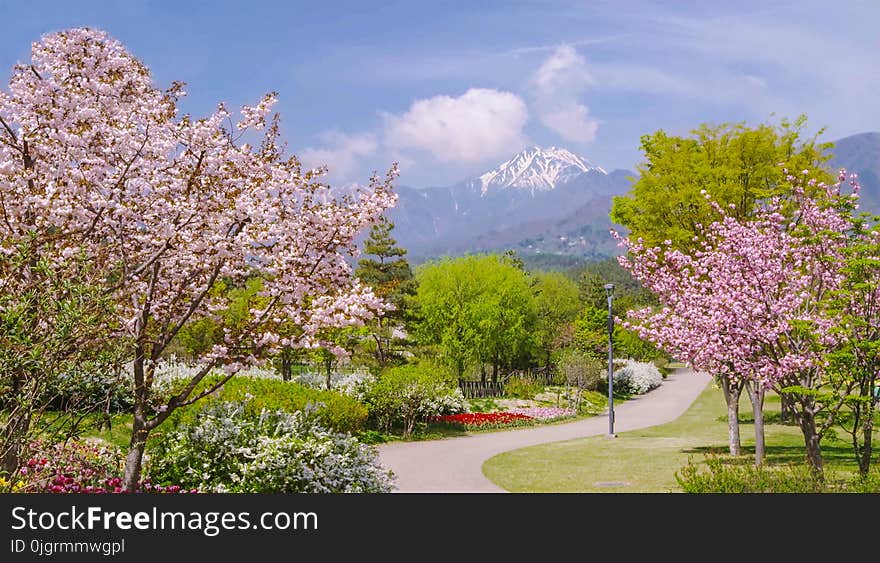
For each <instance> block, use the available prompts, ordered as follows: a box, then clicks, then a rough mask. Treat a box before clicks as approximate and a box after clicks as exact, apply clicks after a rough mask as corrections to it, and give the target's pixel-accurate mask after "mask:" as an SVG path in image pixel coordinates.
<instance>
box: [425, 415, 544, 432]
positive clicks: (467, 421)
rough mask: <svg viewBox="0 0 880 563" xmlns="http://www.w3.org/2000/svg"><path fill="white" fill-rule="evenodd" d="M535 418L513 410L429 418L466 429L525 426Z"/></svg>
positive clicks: (431, 420) (432, 420)
mask: <svg viewBox="0 0 880 563" xmlns="http://www.w3.org/2000/svg"><path fill="white" fill-rule="evenodd" d="M534 420H535V419H534V418H533V417H531V416H528V415H525V414H520V413H512V412H470V413H459V414H448V415H443V416H433V417H430V419H429V421H430V422H436V423H440V424H449V425H452V426H459V427H462V428H464V429H465V430H468V429H479V430H487V429H491V428H506V427H508V426H524V425H527V424H531V423H532V422H534Z"/></svg>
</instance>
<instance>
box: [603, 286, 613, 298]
mask: <svg viewBox="0 0 880 563" xmlns="http://www.w3.org/2000/svg"><path fill="white" fill-rule="evenodd" d="M613 293H614V284H613V283H606V284H605V295H607V296H608V297H611V295H612V294H613Z"/></svg>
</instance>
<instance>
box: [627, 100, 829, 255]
mask: <svg viewBox="0 0 880 563" xmlns="http://www.w3.org/2000/svg"><path fill="white" fill-rule="evenodd" d="M805 124H806V117H805V116H803V115H802V116H800V117H798V118H797V119H796V120H794V121H793V122H791V121H788V120H786V119H782V120H781V122H780V123H779V125H771V124H761V125H759V126H757V127H747V126H746V125H745V124H743V123H735V124H731V123H725V124H722V125H718V126H710V125H706V124H704V125H701V126H700V127H699V128H697V129H695V130H693V131H691V135H690V136H688V137H680V136H674V135H669V134H667V133H666V132H665V131H662V130H660V131H657V132H656V133H653V134H651V135H644V136H643V137H642V139H641V149H642V151H643V152H644V154H645V162H644V163H643V164H641V165H639V167H638V172H639V176H638V178H637V179H636V180H635V181H634V183H633V185H632V188H631V189H630V193H629V194H628V195H625V196H617V197H615V198H614V203H613V206H612V209H611V219H612V220H613V221H614V222H615V223H617V224H619V225H623V226H624V227H626V228H627V229H629V231H630V234H631V236H632V238H633V239H637V238H639V237H641V238H643V239H644V240H645V242H646V244H648V245H651V246H654V245H659V244H661V243H663V242H664V241H667V240H668V241H670V242H671V245H672V246H673V247H674V248H678V249H682V250H684V249H691V248H693V247H694V245H695V244H696V241H694V237H695V236H697V234H698V227H697V225H700V224H702V225H708V224H710V223H711V222H712V220H713V219H715V218H717V215H716V213H715V212H714V211H713V210H712V208H711V207H710V206H709V205H708V203H707V201H706V199H705V197H704V196H703V194H702V191H703V190H705V191H706V192H707V193H709V194H710V195H711V196H712V199H713V200H714V201H716V202H718V203H719V204H721V205H722V206H723V207H727V208H729V206H730V205H734V206H735V209H734V210H733V211H732V213H731V214H732V215H733V216H734V217H735V218H747V217H750V216H751V214H752V212H753V210H754V208H755V203H756V202H758V201H760V200H762V199H765V198H768V197H772V196H785V195H786V194H788V193H790V190H791V186H790V184H789V183H788V182H787V181H786V173H785V171H784V169H787V170H789V171H791V172H798V173H799V172H801V171H802V170H808V171H809V177H810V178H814V179H816V180H818V181H823V182H829V183H830V182H832V181H833V178H832V177H831V176H830V175H829V174H828V173H827V172H826V171H825V170H824V169H823V167H822V166H823V164H824V163H825V162H826V161H827V160H828V159H829V155H826V154H824V153H825V151H826V150H827V149H829V148H830V147H831V143H820V142H819V141H818V140H817V139H818V136H819V135H820V134H821V133H822V132H823V131H821V130H820V131H819V133H817V134H816V135H814V136H812V137H805V136H804V135H803V129H804V126H805Z"/></svg>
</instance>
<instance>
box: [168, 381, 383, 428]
mask: <svg viewBox="0 0 880 563" xmlns="http://www.w3.org/2000/svg"><path fill="white" fill-rule="evenodd" d="M219 378H220V376H209V377H206V378H205V380H203V381H202V383H201V385H200V386H199V389H207V388H208V387H209V386H211V385H214V384H216V383H217V381H219ZM214 400H221V401H246V405H247V408H248V409H249V410H250V411H252V412H254V413H259V412H260V411H262V410H264V409H265V410H268V411H276V410H283V411H285V412H289V413H293V412H296V411H299V410H302V409H304V408H306V405H309V404H312V405H314V406H315V407H316V412H317V414H316V416H317V417H318V419H319V420H320V422H321V424H322V425H323V426H325V427H327V428H329V429H331V430H335V431H337V432H349V433H352V434H354V433H357V432H359V431H360V430H363V429H364V427H365V425H366V422H367V416H368V412H367V407H366V405H364V404H363V403H361V402H359V401H358V400H357V399H355V398H353V397H349V396H348V395H345V394H343V393H340V392H338V391H327V390H326V389H312V388H310V387H305V386H303V385H300V384H299V383H295V382H292V381H282V380H280V379H269V378H261V377H244V376H238V375H237V376H235V377H233V378H232V379H230V380H229V381H227V382H226V383H225V384H224V385H223V387H222V388H221V389H220V390H219V391H218V392H217V393H216V394H215V395H214ZM206 406H207V403H205V402H203V401H200V402H197V403H195V404H194V405H192V406H191V407H187V408H186V409H184V413H185V414H182V415H180V416H184V417H190V418H192V417H194V416H196V415H197V413H198V411H200V410H202V409H204V408H206ZM172 416H178V415H177V413H175V414H174V415H172Z"/></svg>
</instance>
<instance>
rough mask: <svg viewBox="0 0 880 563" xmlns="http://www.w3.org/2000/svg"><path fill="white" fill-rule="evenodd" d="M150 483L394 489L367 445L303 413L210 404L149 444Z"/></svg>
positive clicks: (221, 488) (253, 489)
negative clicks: (258, 410)
mask: <svg viewBox="0 0 880 563" xmlns="http://www.w3.org/2000/svg"><path fill="white" fill-rule="evenodd" d="M148 471H149V475H150V478H151V479H152V481H153V482H154V483H164V482H173V483H176V484H181V486H184V485H182V483H186V485H185V487H186V488H198V489H199V490H201V491H211V492H241V493H352V492H357V493H361V492H364V493H380V492H390V491H391V490H392V489H393V488H394V483H393V476H392V474H391V473H390V472H389V471H386V470H385V469H383V468H382V467H381V466H380V465H379V463H378V459H377V452H376V450H375V448H373V447H372V446H368V445H366V444H361V443H360V442H358V441H357V440H356V439H355V438H353V437H352V436H350V435H349V434H343V433H337V432H332V431H329V430H327V429H325V428H324V427H322V426H321V425H320V424H319V423H318V421H317V419H316V417H315V416H314V413H313V412H311V411H310V410H309V409H306V410H302V411H297V412H295V413H288V412H285V411H281V410H279V411H268V410H265V409H263V410H261V411H260V412H259V413H258V414H257V413H254V412H253V411H252V410H251V409H248V408H247V405H246V403H245V402H244V401H235V402H229V401H212V402H211V403H210V404H209V405H208V406H207V407H206V408H204V409H202V410H201V411H199V412H198V413H197V414H196V415H195V416H194V417H192V418H185V417H181V418H180V419H178V420H174V421H173V424H172V428H171V429H170V430H169V431H167V432H166V433H165V434H164V435H163V436H162V437H161V439H159V440H157V441H156V442H155V443H152V444H151V448H150V456H149V467H148Z"/></svg>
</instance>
